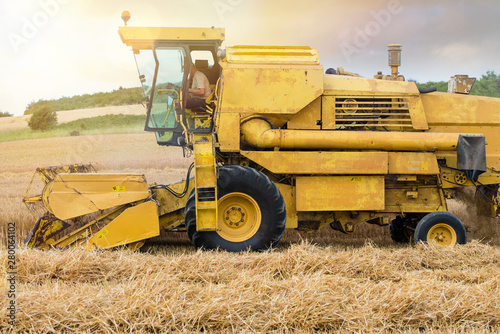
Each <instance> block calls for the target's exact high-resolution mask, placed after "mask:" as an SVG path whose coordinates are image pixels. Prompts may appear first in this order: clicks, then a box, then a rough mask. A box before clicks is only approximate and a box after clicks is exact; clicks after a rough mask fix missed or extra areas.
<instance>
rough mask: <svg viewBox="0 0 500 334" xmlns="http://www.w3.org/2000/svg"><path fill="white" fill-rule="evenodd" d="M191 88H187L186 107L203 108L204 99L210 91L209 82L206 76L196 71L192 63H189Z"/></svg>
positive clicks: (204, 104)
mask: <svg viewBox="0 0 500 334" xmlns="http://www.w3.org/2000/svg"><path fill="white" fill-rule="evenodd" d="M190 81H191V88H189V91H188V92H189V97H188V99H187V101H186V109H193V108H203V109H205V108H206V106H207V104H206V102H205V100H206V99H207V98H208V97H209V96H210V94H211V93H212V89H211V88H210V82H209V81H208V78H207V76H206V75H205V74H204V73H202V72H200V71H198V69H197V68H196V66H194V64H192V65H191V73H190Z"/></svg>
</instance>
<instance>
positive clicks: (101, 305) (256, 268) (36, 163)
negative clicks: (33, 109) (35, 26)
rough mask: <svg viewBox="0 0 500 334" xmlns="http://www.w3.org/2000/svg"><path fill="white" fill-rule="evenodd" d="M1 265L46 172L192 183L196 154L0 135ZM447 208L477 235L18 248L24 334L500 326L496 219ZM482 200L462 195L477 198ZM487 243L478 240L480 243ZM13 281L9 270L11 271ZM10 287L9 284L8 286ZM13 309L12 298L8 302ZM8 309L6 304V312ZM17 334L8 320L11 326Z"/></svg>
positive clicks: (135, 138)
mask: <svg viewBox="0 0 500 334" xmlns="http://www.w3.org/2000/svg"><path fill="white" fill-rule="evenodd" d="M0 152H1V153H0V154H1V160H0V188H1V189H2V192H1V193H0V236H1V237H2V240H1V243H0V244H1V246H0V247H1V251H0V254H1V255H0V260H1V261H2V263H5V264H6V263H7V252H6V249H5V240H6V226H7V223H8V222H15V223H16V237H17V241H18V243H19V244H21V243H22V240H23V238H24V237H25V236H26V235H27V233H28V232H29V230H30V229H31V227H32V225H33V223H34V221H35V218H34V217H33V216H32V215H31V214H30V213H29V211H28V210H27V208H26V207H25V206H24V204H23V203H22V202H21V198H22V197H23V195H24V192H25V191H26V187H27V186H28V184H29V182H30V180H31V177H32V175H33V173H34V171H35V169H36V167H44V166H51V165H60V164H71V163H93V164H94V165H95V167H96V169H97V171H98V172H104V173H117V172H119V173H121V172H123V173H141V174H145V176H146V178H147V180H148V182H149V183H153V182H155V183H169V182H173V181H176V180H180V179H182V178H185V176H186V175H185V173H186V171H187V168H188V166H189V164H190V163H191V161H192V159H190V158H184V157H183V156H182V150H181V149H178V148H168V147H159V146H157V144H156V142H155V140H154V136H153V135H152V134H128V135H102V136H88V137H86V136H80V137H65V138H48V139H36V140H25V141H15V142H4V143H0ZM456 195H457V199H456V200H453V201H450V203H449V204H450V209H451V210H452V211H453V212H454V213H455V214H457V215H458V216H459V217H460V218H461V219H463V220H464V221H465V222H466V225H467V229H468V233H469V240H470V239H476V240H474V241H472V242H471V243H469V244H467V245H464V246H459V247H455V248H438V247H434V246H427V245H417V246H401V245H394V244H393V243H392V242H391V241H390V237H389V233H388V228H380V227H376V226H371V225H366V226H361V227H360V228H359V231H357V232H356V233H355V234H353V235H342V234H340V233H338V232H335V231H332V230H331V229H329V228H324V229H323V230H320V231H318V232H315V233H312V234H301V233H299V232H296V231H287V232H286V233H285V236H284V239H283V240H282V243H281V244H280V246H279V247H278V248H277V249H276V250H274V251H271V252H264V253H241V254H230V253H225V252H201V251H196V250H194V249H193V248H192V247H191V246H190V244H189V241H188V239H187V237H186V236H185V235H184V233H174V232H172V233H164V234H163V236H162V238H161V239H156V241H161V242H163V243H164V245H155V244H153V245H149V246H147V247H146V252H145V253H132V252H130V251H128V250H115V251H104V252H99V251H95V252H86V251H83V250H78V249H71V250H63V251H59V250H51V251H39V250H31V249H26V248H24V246H21V245H20V247H19V249H18V250H17V261H18V264H19V267H18V276H17V281H18V286H17V289H18V296H17V305H18V314H17V321H18V324H17V327H16V328H15V329H16V330H17V331H33V332H35V331H36V332H64V331H66V332H102V333H112V332H150V333H151V332H162V331H182V332H193V331H194V332H200V331H204V332H293V331H300V332H303V331H305V332H313V331H318V330H319V331H336V330H340V331H345V332H398V331H409V332H415V333H417V332H422V331H433V332H439V333H440V332H445V333H451V332H457V333H458V332H471V333H472V332H474V333H476V332H484V333H486V332H498V331H500V327H499V326H500V313H499V311H498V310H499V309H500V299H499V298H497V296H498V289H499V288H500V284H499V283H500V280H499V277H500V250H499V248H498V247H497V246H496V245H498V244H500V242H499V235H500V232H499V231H500V230H499V227H498V226H499V223H498V222H497V221H494V220H492V219H490V218H486V217H483V216H482V215H481V214H480V213H481V209H480V208H479V209H476V207H475V199H476V196H475V194H474V193H470V192H469V193H467V192H465V193H463V192H462V193H457V194H456ZM465 195H469V196H468V197H469V198H472V200H470V201H469V202H466V201H465V198H466V196H465ZM478 240H479V241H478ZM1 270H2V275H3V276H5V275H6V272H7V271H6V266H5V265H4V266H2V269H1ZM2 283H3V284H5V282H2ZM0 308H1V309H2V310H6V308H7V300H6V299H4V298H0ZM2 312H4V311H2ZM8 328H9V325H8V323H7V319H6V318H5V317H4V316H2V317H0V331H2V332H4V331H5V330H6V329H8Z"/></svg>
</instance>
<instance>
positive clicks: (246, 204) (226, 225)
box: [217, 192, 262, 242]
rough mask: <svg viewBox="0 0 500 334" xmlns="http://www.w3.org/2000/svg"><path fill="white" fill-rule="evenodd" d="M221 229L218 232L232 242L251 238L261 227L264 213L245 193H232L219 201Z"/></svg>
mask: <svg viewBox="0 0 500 334" xmlns="http://www.w3.org/2000/svg"><path fill="white" fill-rule="evenodd" d="M218 206H219V208H218V212H219V230H218V231H217V233H218V234H219V235H220V236H221V237H222V238H224V239H226V240H228V241H232V242H241V241H245V240H248V239H250V238H251V237H252V236H253V235H254V234H255V233H256V232H257V231H258V229H259V227H260V224H261V222H262V215H261V212H260V208H259V205H258V204H257V202H256V201H255V200H254V199H253V198H252V197H250V196H248V195H247V194H244V193H238V192H235V193H230V194H227V195H224V196H223V197H222V198H221V199H219V201H218Z"/></svg>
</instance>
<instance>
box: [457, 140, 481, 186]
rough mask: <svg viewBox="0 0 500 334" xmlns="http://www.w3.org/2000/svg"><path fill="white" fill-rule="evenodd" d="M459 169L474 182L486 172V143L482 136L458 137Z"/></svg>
mask: <svg viewBox="0 0 500 334" xmlns="http://www.w3.org/2000/svg"><path fill="white" fill-rule="evenodd" d="M457 168H458V169H461V170H463V171H464V172H465V175H466V176H467V177H468V178H469V179H471V180H474V181H476V180H477V178H478V177H479V175H481V174H482V173H484V172H486V141H485V138H484V136H483V135H482V134H471V135H460V136H459V137H458V144H457Z"/></svg>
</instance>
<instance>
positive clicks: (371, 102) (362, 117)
mask: <svg viewBox="0 0 500 334" xmlns="http://www.w3.org/2000/svg"><path fill="white" fill-rule="evenodd" d="M334 106H335V108H334V113H335V117H334V119H335V128H336V129H347V128H363V127H365V128H387V127H399V128H412V127H413V125H412V120H411V116H410V109H409V107H408V101H407V100H406V99H404V98H394V97H337V98H335V103H334Z"/></svg>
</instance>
